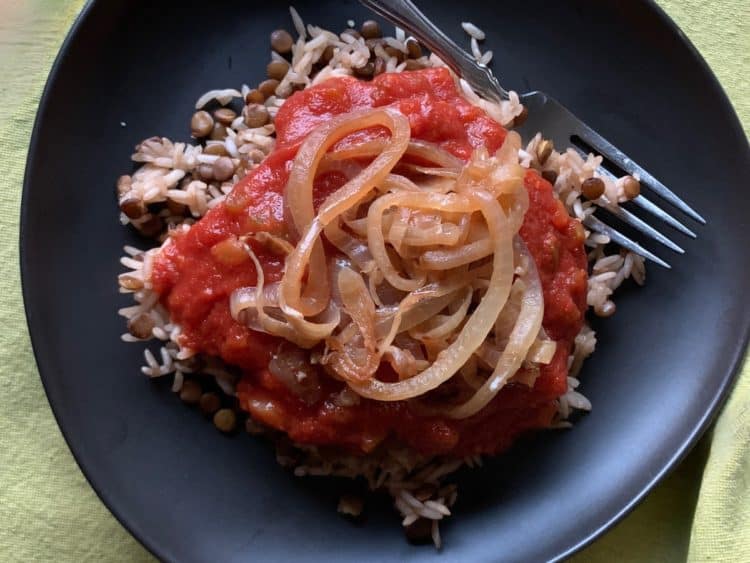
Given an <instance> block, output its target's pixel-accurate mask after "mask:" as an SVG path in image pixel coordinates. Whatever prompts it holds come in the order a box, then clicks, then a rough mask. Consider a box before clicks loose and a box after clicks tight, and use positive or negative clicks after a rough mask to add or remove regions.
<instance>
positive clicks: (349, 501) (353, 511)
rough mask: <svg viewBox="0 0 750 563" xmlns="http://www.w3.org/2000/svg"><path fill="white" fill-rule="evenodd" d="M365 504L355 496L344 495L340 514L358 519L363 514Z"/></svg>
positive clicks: (341, 500)
mask: <svg viewBox="0 0 750 563" xmlns="http://www.w3.org/2000/svg"><path fill="white" fill-rule="evenodd" d="M363 508H364V503H363V502H362V499H361V498H360V497H358V496H354V495H342V496H341V498H340V499H339V506H338V512H339V514H343V515H344V516H349V517H351V518H356V517H357V516H360V515H361V514H362V509H363Z"/></svg>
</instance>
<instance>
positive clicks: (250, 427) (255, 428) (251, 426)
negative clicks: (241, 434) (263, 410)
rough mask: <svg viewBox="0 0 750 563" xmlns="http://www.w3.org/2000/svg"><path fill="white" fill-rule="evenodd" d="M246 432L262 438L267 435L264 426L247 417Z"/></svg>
mask: <svg viewBox="0 0 750 563" xmlns="http://www.w3.org/2000/svg"><path fill="white" fill-rule="evenodd" d="M245 432H247V433H248V434H252V435H253V436H260V435H261V434H265V433H266V429H265V428H264V427H263V425H262V424H260V423H258V422H255V421H254V420H253V419H252V418H250V417H247V418H246V419H245Z"/></svg>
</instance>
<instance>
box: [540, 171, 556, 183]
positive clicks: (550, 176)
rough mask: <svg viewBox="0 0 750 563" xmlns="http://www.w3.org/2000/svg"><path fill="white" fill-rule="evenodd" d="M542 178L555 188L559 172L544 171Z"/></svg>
mask: <svg viewBox="0 0 750 563" xmlns="http://www.w3.org/2000/svg"><path fill="white" fill-rule="evenodd" d="M542 178H544V179H545V180H547V181H548V182H549V183H550V184H552V185H553V186H554V185H555V182H557V172H555V171H554V170H552V169H550V170H542Z"/></svg>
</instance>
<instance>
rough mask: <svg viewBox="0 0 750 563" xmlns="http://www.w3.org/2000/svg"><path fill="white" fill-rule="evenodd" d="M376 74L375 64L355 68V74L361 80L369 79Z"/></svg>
mask: <svg viewBox="0 0 750 563" xmlns="http://www.w3.org/2000/svg"><path fill="white" fill-rule="evenodd" d="M374 73H375V64H374V63H367V64H365V66H363V67H361V68H355V69H354V74H356V75H357V76H359V77H361V78H369V77H371V76H372V75H373V74H374Z"/></svg>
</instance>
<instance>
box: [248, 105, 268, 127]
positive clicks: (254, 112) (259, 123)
mask: <svg viewBox="0 0 750 563" xmlns="http://www.w3.org/2000/svg"><path fill="white" fill-rule="evenodd" d="M242 117H243V118H244V121H245V125H247V126H248V127H250V128H251V129H254V128H255V127H263V126H264V125H265V124H266V123H268V118H269V115H268V110H267V109H266V106H264V105H263V104H250V105H247V106H245V107H244V109H243V110H242Z"/></svg>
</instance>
